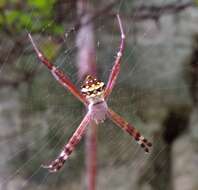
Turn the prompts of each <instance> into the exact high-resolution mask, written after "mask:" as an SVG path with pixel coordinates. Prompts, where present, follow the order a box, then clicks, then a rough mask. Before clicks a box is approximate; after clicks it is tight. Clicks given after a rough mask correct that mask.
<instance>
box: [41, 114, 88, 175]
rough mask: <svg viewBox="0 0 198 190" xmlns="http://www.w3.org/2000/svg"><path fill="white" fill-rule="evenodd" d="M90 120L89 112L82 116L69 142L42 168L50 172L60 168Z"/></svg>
mask: <svg viewBox="0 0 198 190" xmlns="http://www.w3.org/2000/svg"><path fill="white" fill-rule="evenodd" d="M89 122H91V118H90V115H89V113H87V115H86V116H85V117H84V119H83V120H82V122H81V123H80V125H79V127H78V128H77V129H76V131H75V132H74V134H73V135H72V137H71V138H70V140H69V142H68V143H67V144H66V145H65V146H64V148H63V150H62V151H61V153H60V154H59V156H58V157H57V158H56V159H55V160H54V161H52V162H51V163H50V164H49V165H43V166H42V167H43V168H47V169H49V171H50V172H57V171H58V170H60V169H61V168H62V166H63V165H64V163H65V161H66V160H67V158H68V157H69V155H70V154H71V153H72V152H73V150H74V148H75V146H76V145H77V144H78V143H79V142H80V140H81V138H82V136H83V135H84V133H85V131H86V126H87V125H88V124H89Z"/></svg>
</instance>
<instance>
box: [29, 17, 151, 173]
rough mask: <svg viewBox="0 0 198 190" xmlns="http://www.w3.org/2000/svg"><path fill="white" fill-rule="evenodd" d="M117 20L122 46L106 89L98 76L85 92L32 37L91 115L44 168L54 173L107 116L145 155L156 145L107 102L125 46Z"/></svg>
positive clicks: (85, 85)
mask: <svg viewBox="0 0 198 190" xmlns="http://www.w3.org/2000/svg"><path fill="white" fill-rule="evenodd" d="M117 19H118V23H119V27H120V32H121V43H120V48H119V52H118V53H117V57H116V60H115V64H114V66H113V68H112V71H111V73H110V76H109V80H108V83H107V86H106V87H105V84H104V83H103V82H102V81H99V80H98V79H97V78H96V77H93V76H91V75H88V76H87V77H86V79H85V81H84V82H83V84H82V86H81V92H80V91H79V90H78V89H77V88H76V86H75V85H74V84H73V83H72V82H71V81H70V80H69V77H68V76H67V75H66V74H64V73H63V72H62V71H61V70H60V69H58V68H57V67H56V66H54V65H53V64H52V63H50V62H49V61H48V60H47V58H45V57H44V56H43V54H42V53H41V51H40V50H39V49H38V48H37V47H36V45H35V43H34V41H33V39H32V37H31V35H30V34H28V36H29V39H30V41H31V43H32V45H33V48H34V50H35V52H36V54H37V56H38V58H39V59H40V60H41V62H42V63H43V64H44V65H45V66H47V68H48V69H49V70H50V71H51V73H52V75H53V76H54V78H55V79H56V80H57V81H58V82H59V83H60V84H61V85H62V86H64V87H66V88H67V89H68V90H69V91H70V92H71V93H72V94H73V95H74V96H75V97H76V98H77V99H79V100H80V101H81V102H82V103H83V104H84V105H85V106H86V108H87V114H86V115H85V117H84V118H83V120H82V121H81V123H80V125H79V127H78V128H77V129H76V131H75V132H74V134H73V135H72V137H71V138H70V139H69V142H68V143H67V144H66V145H65V146H64V148H63V150H62V151H61V153H60V154H59V155H58V157H57V158H56V159H55V160H53V161H52V162H51V163H50V164H48V165H46V166H44V167H45V168H48V169H49V171H50V172H56V171H58V170H59V169H61V168H62V166H63V165H64V163H65V161H66V160H67V158H68V157H69V155H70V154H71V153H72V151H73V150H74V148H75V146H76V145H77V144H78V143H79V142H80V140H81V138H82V136H83V135H84V134H85V131H86V127H87V126H88V125H89V124H90V123H91V122H95V123H96V124H99V123H100V122H102V121H104V120H105V119H106V117H108V118H109V119H111V120H112V121H113V122H114V123H115V124H116V125H117V126H118V127H120V128H121V129H123V130H124V131H126V132H127V133H128V134H129V135H131V136H132V137H133V138H134V139H135V141H136V142H137V143H138V144H140V146H141V147H142V148H143V149H144V151H145V152H149V148H150V147H151V146H152V144H151V143H150V142H149V141H148V140H147V139H145V138H144V137H143V136H142V135H141V134H140V133H139V132H138V131H137V130H136V129H135V127H134V126H133V125H131V124H129V123H128V122H127V121H125V119H124V118H122V117H121V116H120V115H118V114H117V113H115V112H114V111H113V110H111V109H110V108H109V107H108V106H107V103H106V101H107V99H108V97H109V95H110V94H111V92H112V90H113V87H114V86H115V83H116V79H117V77H118V74H119V72H120V63H121V57H122V54H123V51H124V45H125V35H124V31H123V28H122V23H121V20H120V17H119V15H117ZM118 99H119V98H118Z"/></svg>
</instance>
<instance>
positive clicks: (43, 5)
mask: <svg viewBox="0 0 198 190" xmlns="http://www.w3.org/2000/svg"><path fill="white" fill-rule="evenodd" d="M55 3H56V0H43V1H40V0H28V1H26V2H24V1H22V0H12V1H5V0H0V8H1V10H2V13H1V15H0V26H1V27H2V28H5V27H6V29H7V30H9V31H10V32H20V31H23V30H24V29H26V30H30V31H33V32H40V31H43V28H44V29H45V31H48V32H51V33H54V34H60V33H63V31H64V30H63V27H62V26H61V25H60V24H57V23H55V22H54V15H55V13H54V11H55V10H54V6H55Z"/></svg>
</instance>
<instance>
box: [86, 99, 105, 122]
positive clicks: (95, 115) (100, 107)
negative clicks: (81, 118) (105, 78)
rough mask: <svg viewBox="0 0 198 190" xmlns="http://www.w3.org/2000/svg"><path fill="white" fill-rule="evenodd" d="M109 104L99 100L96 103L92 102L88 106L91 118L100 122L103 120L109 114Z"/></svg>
mask: <svg viewBox="0 0 198 190" xmlns="http://www.w3.org/2000/svg"><path fill="white" fill-rule="evenodd" d="M107 109H108V107H107V104H106V102H105V101H101V102H97V103H95V104H90V105H89V107H88V112H89V113H90V115H91V119H92V120H93V121H95V122H96V124H99V123H101V122H103V121H104V120H105V118H106V115H107Z"/></svg>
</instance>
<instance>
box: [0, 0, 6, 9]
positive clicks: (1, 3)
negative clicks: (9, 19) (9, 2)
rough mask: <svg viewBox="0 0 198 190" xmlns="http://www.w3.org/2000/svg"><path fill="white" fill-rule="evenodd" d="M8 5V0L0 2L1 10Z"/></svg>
mask: <svg viewBox="0 0 198 190" xmlns="http://www.w3.org/2000/svg"><path fill="white" fill-rule="evenodd" d="M5 4H6V0H0V8H3V7H4V6H5Z"/></svg>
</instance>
